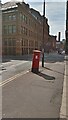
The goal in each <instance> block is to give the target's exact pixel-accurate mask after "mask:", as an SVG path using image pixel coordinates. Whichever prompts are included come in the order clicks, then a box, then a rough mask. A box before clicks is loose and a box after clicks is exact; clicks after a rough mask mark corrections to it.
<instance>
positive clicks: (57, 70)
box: [2, 62, 65, 120]
mask: <svg viewBox="0 0 68 120" xmlns="http://www.w3.org/2000/svg"><path fill="white" fill-rule="evenodd" d="M64 69H65V64H64V62H55V63H45V67H44V68H42V67H40V68H39V73H38V74H34V73H32V72H31V70H30V71H29V72H27V73H26V74H23V75H22V74H21V76H18V77H17V78H14V79H13V80H11V81H10V82H8V83H7V84H4V85H3V86H2V117H3V118H57V119H58V118H60V108H61V101H62V93H63V83H64ZM57 119H56V120H57Z"/></svg>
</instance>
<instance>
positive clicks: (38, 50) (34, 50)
mask: <svg viewBox="0 0 68 120" xmlns="http://www.w3.org/2000/svg"><path fill="white" fill-rule="evenodd" d="M33 52H41V51H40V50H33Z"/></svg>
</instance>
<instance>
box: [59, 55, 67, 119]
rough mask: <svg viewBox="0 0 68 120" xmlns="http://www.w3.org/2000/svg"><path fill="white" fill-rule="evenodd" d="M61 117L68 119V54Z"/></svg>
mask: <svg viewBox="0 0 68 120" xmlns="http://www.w3.org/2000/svg"><path fill="white" fill-rule="evenodd" d="M60 118H66V120H68V56H65V75H64V83H63V96H62V104H61V109H60Z"/></svg>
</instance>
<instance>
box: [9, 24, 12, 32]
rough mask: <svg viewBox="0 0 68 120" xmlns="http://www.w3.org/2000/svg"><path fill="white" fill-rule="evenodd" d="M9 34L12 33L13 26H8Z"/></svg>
mask: <svg viewBox="0 0 68 120" xmlns="http://www.w3.org/2000/svg"><path fill="white" fill-rule="evenodd" d="M8 33H12V25H9V26H8Z"/></svg>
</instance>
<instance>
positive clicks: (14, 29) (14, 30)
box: [12, 25, 16, 33]
mask: <svg viewBox="0 0 68 120" xmlns="http://www.w3.org/2000/svg"><path fill="white" fill-rule="evenodd" d="M12 32H13V33H16V26H15V25H13V26H12Z"/></svg>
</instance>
